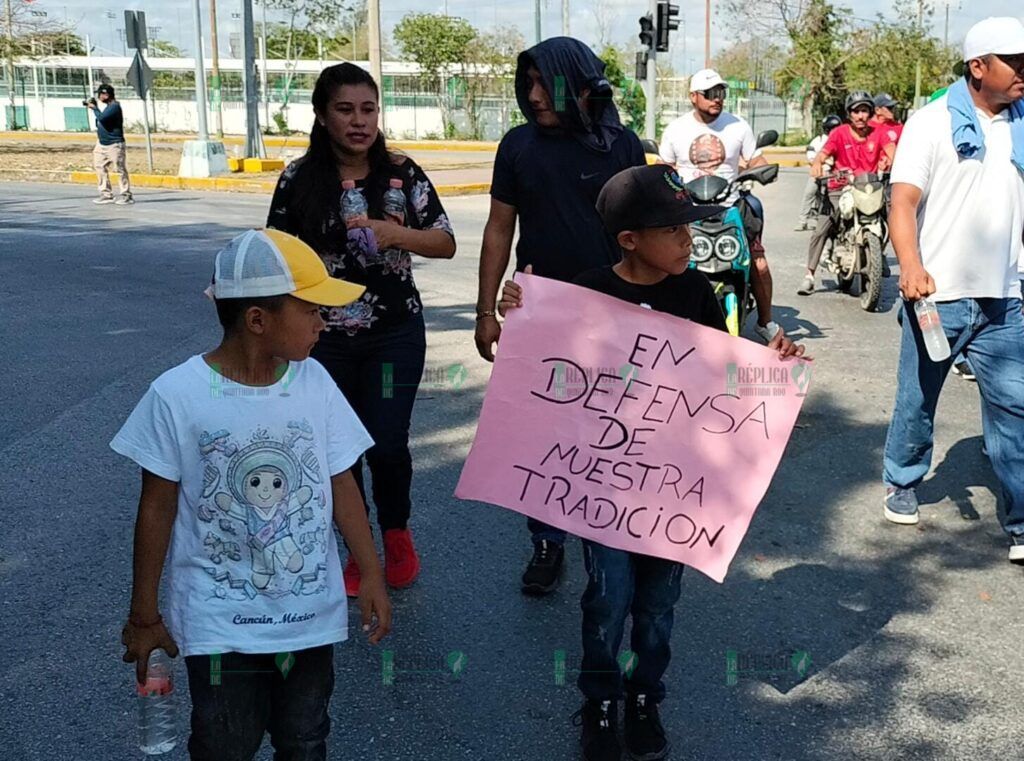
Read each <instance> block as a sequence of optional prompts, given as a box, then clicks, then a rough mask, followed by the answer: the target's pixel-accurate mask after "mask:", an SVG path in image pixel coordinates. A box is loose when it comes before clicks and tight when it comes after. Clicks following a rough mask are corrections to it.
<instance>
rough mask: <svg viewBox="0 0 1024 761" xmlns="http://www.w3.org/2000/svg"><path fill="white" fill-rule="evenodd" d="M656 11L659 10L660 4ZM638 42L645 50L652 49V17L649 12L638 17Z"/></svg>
mask: <svg viewBox="0 0 1024 761" xmlns="http://www.w3.org/2000/svg"><path fill="white" fill-rule="evenodd" d="M658 12H659V13H660V12H661V6H658ZM640 44H642V45H643V46H644V48H646V49H647V50H654V17H652V16H651V14H650V13H645V14H644V15H643V16H641V17H640Z"/></svg>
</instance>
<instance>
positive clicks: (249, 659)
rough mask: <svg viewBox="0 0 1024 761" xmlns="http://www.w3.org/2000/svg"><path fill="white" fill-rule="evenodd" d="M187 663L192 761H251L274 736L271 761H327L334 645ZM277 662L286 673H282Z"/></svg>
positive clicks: (197, 658)
mask: <svg viewBox="0 0 1024 761" xmlns="http://www.w3.org/2000/svg"><path fill="white" fill-rule="evenodd" d="M292 655H293V656H294V658H295V660H294V663H293V664H292V665H291V668H290V669H289V668H288V664H287V662H285V661H284V659H283V657H282V656H278V655H276V654H274V653H268V654H263V655H246V654H243V653H233V652H232V653H223V654H222V655H190V656H188V657H187V658H185V666H186V668H187V669H188V691H189V694H190V695H191V696H192V734H191V735H190V736H189V738H188V753H189V757H190V758H192V759H193V761H206V760H207V759H209V761H248V759H251V758H252V757H253V756H255V755H256V751H258V750H259V748H260V744H261V743H262V742H263V734H264V732H266V731H268V730H269V731H270V743H271V745H273V746H274V761H323V759H326V758H327V735H328V734H329V733H330V730H331V720H330V718H329V717H328V715H327V706H328V704H329V703H330V700H331V693H332V692H333V691H334V645H324V646H323V647H313V648H310V649H308V650H298V651H296V652H294V653H292ZM278 660H280V661H282V665H280V666H279V665H278V662H277V661H278Z"/></svg>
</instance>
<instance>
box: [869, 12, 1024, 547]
mask: <svg viewBox="0 0 1024 761" xmlns="http://www.w3.org/2000/svg"><path fill="white" fill-rule="evenodd" d="M963 60H964V62H965V65H966V71H965V75H964V77H963V78H962V79H960V80H959V81H958V82H956V83H954V84H953V85H952V86H951V87H950V88H949V92H948V93H947V94H946V95H944V96H943V97H942V98H940V99H938V100H936V101H933V102H932V103H930V104H929V105H927V106H925V107H924V108H922V109H921V110H920V111H918V112H917V113H916V114H914V116H912V117H911V119H910V121H909V122H908V123H907V125H906V129H905V130H904V133H903V139H902V140H901V141H900V144H899V147H898V148H897V151H896V159H895V163H894V165H893V170H892V183H893V199H892V214H891V216H890V228H891V231H892V242H893V246H894V248H895V249H896V256H897V257H898V259H899V263H900V272H901V276H900V290H901V291H902V293H903V297H904V299H906V301H905V302H904V307H903V313H902V318H903V320H902V322H903V338H902V343H901V347H900V365H899V372H898V375H897V392H896V403H895V407H894V409H893V413H892V421H891V423H890V425H889V434H888V437H887V439H886V443H885V464H884V474H883V477H884V480H885V484H886V487H887V488H886V497H885V517H886V518H887V519H888V520H890V521H892V522H894V523H902V524H913V523H917V521H918V505H917V497H916V494H915V487H916V486H917V485H918V484H919V483H920V482H921V481H922V479H923V478H924V477H925V475H926V474H927V472H928V469H929V467H930V464H931V454H932V435H933V421H934V415H935V409H936V405H937V403H938V398H939V392H940V391H941V388H942V384H943V381H944V380H945V377H946V374H947V373H948V372H949V369H950V365H951V363H952V358H951V357H950V358H947V359H945V360H943V361H940V362H934V361H932V360H931V359H930V358H929V355H928V352H927V350H926V348H925V344H924V341H923V339H922V335H921V328H920V327H919V325H918V320H917V318H916V316H915V312H914V304H913V302H915V301H917V300H919V299H924V298H930V299H931V300H932V301H934V302H935V304H936V306H937V308H938V313H939V317H940V318H941V321H942V328H943V330H944V332H945V335H946V338H947V339H948V340H949V345H950V349H951V351H952V357H955V356H956V355H957V354H958V353H960V352H963V353H965V354H966V355H967V358H968V359H969V361H970V363H971V365H972V366H973V367H974V368H975V371H976V374H977V379H978V386H979V389H980V391H981V396H982V404H983V405H984V414H983V422H984V425H983V429H984V433H985V445H986V448H987V449H988V452H989V457H990V459H991V461H992V466H993V469H994V470H995V473H996V476H997V477H998V478H999V480H1000V482H1001V483H1002V487H1003V491H1004V493H1005V495H1006V507H1007V509H1006V520H1005V522H1004V525H1003V528H1004V530H1005V531H1006V533H1007V534H1008V535H1009V537H1010V542H1011V546H1010V560H1011V561H1013V562H1018V563H1020V562H1024V317H1022V315H1021V286H1020V280H1019V279H1018V263H1019V261H1020V257H1021V255H1022V253H1024V243H1022V236H1024V107H1022V106H1024V25H1022V24H1021V22H1020V21H1018V20H1016V19H1012V18H1002V19H986V20H985V21H982V22H979V23H978V24H977V25H975V26H974V27H973V28H972V29H971V30H970V32H968V34H967V38H966V40H965V42H964V52H963Z"/></svg>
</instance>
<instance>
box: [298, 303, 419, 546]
mask: <svg viewBox="0 0 1024 761" xmlns="http://www.w3.org/2000/svg"><path fill="white" fill-rule="evenodd" d="M426 353H427V336H426V329H425V327H424V324H423V315H422V314H420V315H415V316H413V317H410V318H409V319H408V320H406V321H405V322H403V323H402V324H400V325H396V326H394V327H391V328H384V329H379V330H369V331H363V332H361V333H358V334H356V335H355V336H346V335H341V334H339V333H335V332H330V333H324V334H323V335H321V336H320V341H319V342H318V343H317V345H316V347H315V348H314V349H313V353H312V356H313V358H314V359H316V360H317V361H318V362H320V363H321V364H322V365H323V366H324V367H325V368H327V372H328V373H330V375H331V377H332V378H333V379H334V382H335V383H337V384H338V388H340V389H341V393H342V394H344V395H345V398H346V399H347V400H348V403H349V404H351V405H352V409H353V410H354V411H355V413H356V415H358V416H359V419H360V420H361V421H362V423H363V425H364V426H366V430H367V431H368V432H369V434H370V436H371V437H372V438H373V446H372V447H370V449H368V450H367V452H366V464H367V465H368V466H369V468H370V478H371V479H372V481H373V503H374V504H375V505H376V506H377V523H378V525H380V528H381V531H387V530H388V529H393V528H398V529H404V528H405V527H406V525H407V524H408V522H409V513H410V511H411V509H412V498H411V496H410V491H411V489H412V455H411V454H410V453H409V423H410V421H411V419H412V406H413V403H414V402H415V401H416V391H417V389H418V388H419V385H420V379H421V378H422V377H423V365H424V363H425V360H426ZM352 475H353V476H355V479H356V484H358V486H359V493H360V494H362V495H363V502H365V503H366V509H367V511H369V509H370V502H369V500H367V499H366V487H365V486H364V485H363V458H362V457H360V458H359V459H358V460H356V462H355V464H354V465H353V466H352Z"/></svg>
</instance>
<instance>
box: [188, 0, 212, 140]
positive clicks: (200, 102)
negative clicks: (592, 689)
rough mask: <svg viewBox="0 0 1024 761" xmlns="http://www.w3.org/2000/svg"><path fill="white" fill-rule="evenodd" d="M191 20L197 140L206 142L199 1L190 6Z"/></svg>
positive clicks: (201, 23) (204, 72)
mask: <svg viewBox="0 0 1024 761" xmlns="http://www.w3.org/2000/svg"><path fill="white" fill-rule="evenodd" d="M192 19H193V21H194V23H195V26H196V57H195V63H196V115H197V116H198V117H199V139H200V140H202V141H203V142H206V141H208V140H209V139H210V129H209V127H208V126H207V123H206V66H205V65H204V64H203V16H202V11H201V10H200V9H199V0H195V3H194V4H193V5H192Z"/></svg>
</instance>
